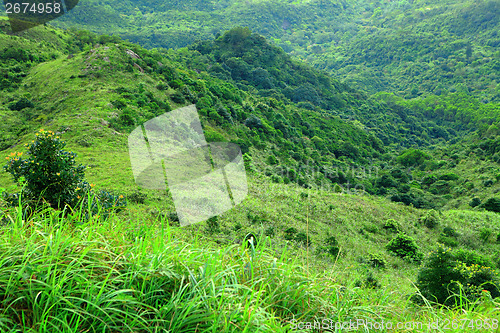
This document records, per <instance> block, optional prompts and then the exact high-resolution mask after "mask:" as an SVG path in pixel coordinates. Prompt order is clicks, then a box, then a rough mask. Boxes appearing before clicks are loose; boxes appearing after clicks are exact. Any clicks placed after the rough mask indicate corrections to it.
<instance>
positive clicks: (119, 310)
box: [0, 207, 498, 332]
mask: <svg viewBox="0 0 500 333" xmlns="http://www.w3.org/2000/svg"><path fill="white" fill-rule="evenodd" d="M98 216H99V214H98V215H93V216H92V217H91V218H90V219H89V214H85V207H80V210H78V211H75V212H70V213H68V214H63V212H60V211H55V210H52V209H46V210H42V211H39V212H38V213H36V214H35V215H34V216H31V217H30V218H27V219H23V214H22V209H21V207H16V209H11V210H10V211H9V212H7V213H6V215H4V218H3V221H4V224H5V225H4V226H3V227H2V228H1V229H0V331H1V332H290V329H291V328H293V327H294V323H298V322H314V321H318V322H322V320H323V319H325V318H326V319H329V320H331V321H332V322H345V321H349V320H352V321H357V320H359V319H364V320H366V321H374V322H375V321H381V320H385V321H388V320H392V321H394V322H396V321H412V320H420V321H423V322H428V321H431V320H436V319H440V320H443V319H450V320H451V317H452V316H453V318H474V319H478V318H483V317H488V318H492V317H493V316H497V317H498V314H497V313H498V303H495V302H494V301H493V300H487V301H488V302H483V303H481V304H479V303H478V304H476V305H477V306H476V305H471V306H470V307H469V308H466V309H462V310H453V309H452V310H448V309H446V308H433V307H432V306H431V305H430V304H427V305H425V306H416V305H414V304H413V303H411V302H410V301H409V297H406V298H405V297H401V296H400V295H397V294H396V293H394V292H393V291H389V290H388V289H382V290H378V291H371V290H363V289H360V288H354V287H352V286H346V287H344V286H339V285H337V284H336V283H335V278H334V277H332V276H335V275H336V274H339V272H335V271H334V269H335V268H333V270H332V272H330V273H328V272H321V273H320V272H316V273H313V272H307V271H305V269H304V268H303V267H302V266H301V265H300V264H299V262H295V260H294V259H292V258H288V257H287V256H286V252H285V254H284V255H282V256H281V257H279V258H275V257H273V256H272V255H271V253H273V251H272V248H271V245H270V243H267V241H266V240H265V239H263V240H260V242H259V247H258V248H257V249H254V248H250V249H247V248H245V247H243V246H239V245H232V246H226V247H223V248H215V247H211V246H209V242H208V241H207V240H205V239H203V238H201V237H198V236H193V237H192V242H190V243H186V242H184V241H181V240H179V239H178V238H177V237H176V230H177V229H174V228H171V227H169V225H168V223H165V221H163V220H160V221H154V222H151V221H148V220H141V221H130V220H127V219H125V218H123V217H118V216H111V217H110V218H108V219H106V220H102V219H99V217H98ZM332 274H333V275H332ZM310 331H311V332H312V331H314V330H310ZM316 331H317V332H319V331H323V332H327V331H328V330H316ZM358 331H366V332H368V331H370V329H369V328H368V327H364V328H363V327H359V329H358ZM449 331H450V330H447V332H449ZM452 331H453V330H452ZM459 331H461V330H457V332H459ZM302 332H306V330H303V331H302Z"/></svg>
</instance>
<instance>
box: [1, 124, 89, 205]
mask: <svg viewBox="0 0 500 333" xmlns="http://www.w3.org/2000/svg"><path fill="white" fill-rule="evenodd" d="M65 146H66V143H64V142H63V141H61V140H60V139H59V137H58V136H55V134H54V133H53V132H52V131H44V130H40V131H39V132H38V133H37V134H36V139H35V140H34V141H32V142H31V144H28V145H27V147H28V151H27V153H26V156H27V157H26V158H22V155H23V153H12V154H10V156H9V157H7V160H8V162H7V165H6V166H4V169H5V170H6V171H7V172H8V173H10V174H11V175H12V177H13V178H14V181H15V182H18V181H19V180H20V179H21V177H23V178H24V180H25V186H24V187H23V190H22V193H21V195H22V197H23V198H24V199H27V200H28V201H38V200H40V199H41V200H43V201H45V202H47V203H49V204H50V205H51V206H52V207H56V208H62V207H64V206H66V205H69V206H72V207H73V206H75V205H76V203H77V202H78V201H79V200H78V199H79V198H78V195H81V194H83V193H82V192H79V190H81V189H83V188H85V187H87V186H85V184H83V179H84V175H85V171H84V170H85V167H84V166H83V165H81V164H77V163H76V161H75V157H76V154H75V153H72V152H67V151H64V150H63V148H64V147H65Z"/></svg>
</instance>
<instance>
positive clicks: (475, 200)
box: [469, 197, 481, 208]
mask: <svg viewBox="0 0 500 333" xmlns="http://www.w3.org/2000/svg"><path fill="white" fill-rule="evenodd" d="M479 205H481V199H479V198H478V197H474V198H472V200H471V201H470V202H469V206H471V207H472V208H474V207H477V206H479Z"/></svg>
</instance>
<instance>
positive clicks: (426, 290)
mask: <svg viewBox="0 0 500 333" xmlns="http://www.w3.org/2000/svg"><path fill="white" fill-rule="evenodd" d="M498 283H499V279H498V276H497V274H496V272H495V271H494V269H492V268H491V265H490V263H489V261H488V260H486V259H485V258H483V257H481V256H479V255H478V254H476V253H475V252H473V251H465V250H458V251H457V252H454V253H453V252H452V251H451V249H449V248H445V247H442V246H439V247H438V249H437V250H436V251H433V252H431V253H430V254H429V256H428V257H427V258H426V260H425V262H424V265H423V267H422V268H421V269H420V271H419V273H418V278H417V286H418V288H419V290H420V292H421V293H422V295H423V296H424V297H426V298H427V299H429V300H432V301H435V302H438V303H440V304H445V305H455V304H456V302H457V301H458V297H459V295H460V293H461V294H462V296H464V297H465V298H462V301H463V300H466V301H471V302H473V301H475V300H476V299H478V298H479V297H481V294H483V293H484V292H489V293H490V294H491V296H492V297H493V298H495V297H498V296H500V292H499V289H498V287H499V284H498Z"/></svg>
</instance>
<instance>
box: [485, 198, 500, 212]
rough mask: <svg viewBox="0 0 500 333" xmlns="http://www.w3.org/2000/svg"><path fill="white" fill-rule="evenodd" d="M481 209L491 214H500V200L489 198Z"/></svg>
mask: <svg viewBox="0 0 500 333" xmlns="http://www.w3.org/2000/svg"><path fill="white" fill-rule="evenodd" d="M480 207H482V208H484V209H486V210H489V211H491V212H496V213H500V198H489V199H488V200H486V202H484V203H483V204H481V206H480Z"/></svg>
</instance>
